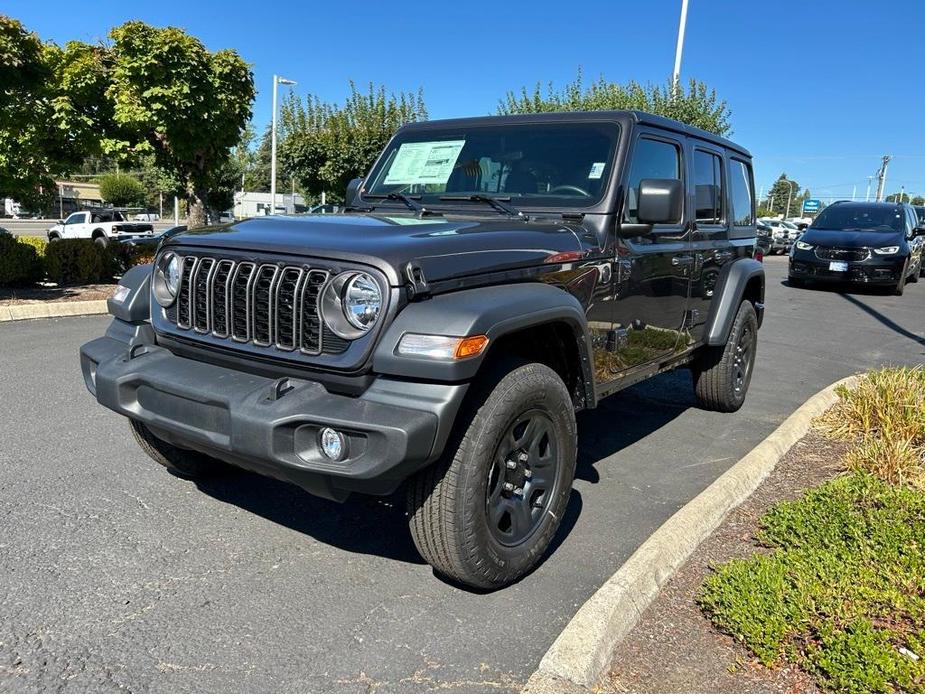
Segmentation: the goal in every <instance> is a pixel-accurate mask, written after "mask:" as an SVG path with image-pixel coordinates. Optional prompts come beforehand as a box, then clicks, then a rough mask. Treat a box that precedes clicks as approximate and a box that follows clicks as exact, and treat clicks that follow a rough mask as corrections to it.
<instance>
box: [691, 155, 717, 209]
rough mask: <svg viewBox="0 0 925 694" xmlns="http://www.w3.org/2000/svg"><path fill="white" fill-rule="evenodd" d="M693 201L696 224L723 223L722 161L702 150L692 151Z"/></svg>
mask: <svg viewBox="0 0 925 694" xmlns="http://www.w3.org/2000/svg"><path fill="white" fill-rule="evenodd" d="M694 196H695V197H694V199H695V200H696V201H697V223H698V224H721V223H722V221H723V168H722V159H720V158H719V156H717V155H716V154H712V153H710V152H705V151H704V150H702V149H697V150H694Z"/></svg>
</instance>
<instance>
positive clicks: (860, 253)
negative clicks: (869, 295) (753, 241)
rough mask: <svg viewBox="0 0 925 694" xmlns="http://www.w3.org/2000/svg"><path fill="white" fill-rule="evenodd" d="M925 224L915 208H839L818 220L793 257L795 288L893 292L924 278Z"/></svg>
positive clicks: (878, 204) (875, 204)
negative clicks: (861, 286)
mask: <svg viewBox="0 0 925 694" xmlns="http://www.w3.org/2000/svg"><path fill="white" fill-rule="evenodd" d="M923 246H925V224H923V223H922V222H920V221H919V219H918V216H917V215H916V212H915V210H914V209H913V208H912V206H911V205H907V204H897V203H887V202H836V203H833V204H831V205H829V206H828V207H826V208H825V209H824V210H823V211H822V213H821V214H820V215H819V216H818V217H816V219H815V220H814V221H813V223H812V224H811V225H810V226H809V228H808V229H807V230H806V232H805V233H804V234H803V235H802V236H801V237H800V238H799V239H798V240H797V242H796V243H795V244H794V245H793V248H792V249H791V251H790V273H789V276H790V284H791V285H792V286H800V285H802V284H804V283H805V282H807V281H810V280H814V281H815V280H819V281H833V282H856V283H865V284H878V285H886V286H893V287H894V288H895V291H896V294H902V293H903V289H904V288H905V286H906V282H918V280H919V275H920V274H921V273H922V247H923Z"/></svg>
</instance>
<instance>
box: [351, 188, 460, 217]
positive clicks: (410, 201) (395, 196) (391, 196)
mask: <svg viewBox="0 0 925 694" xmlns="http://www.w3.org/2000/svg"><path fill="white" fill-rule="evenodd" d="M363 197H364V198H369V199H371V200H397V201H398V202H401V203H403V204H404V205H405V207H407V208H408V209H409V210H411V211H412V212H417V213H418V216H419V217H423V216H424V215H438V216H442V215H441V214H440V213H439V212H432V211H430V210H428V209H427V208H426V207H424V205H422V204H421V203H419V202H418V200H420V199H421V196H420V195H414V196H412V195H405V194H404V193H388V194H386V195H364V196H363Z"/></svg>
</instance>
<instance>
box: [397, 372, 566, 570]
mask: <svg viewBox="0 0 925 694" xmlns="http://www.w3.org/2000/svg"><path fill="white" fill-rule="evenodd" d="M499 371H500V373H496V374H490V375H486V376H484V377H482V378H483V379H484V380H482V382H480V383H476V384H474V385H473V388H475V389H476V390H477V393H476V394H475V395H474V397H473V398H472V400H471V401H470V402H469V403H468V405H467V410H468V411H467V412H466V413H465V414H463V415H462V416H461V417H459V418H458V419H457V427H458V428H457V432H456V437H455V443H454V444H453V445H450V446H448V449H447V451H446V453H445V457H444V459H443V460H442V461H440V462H438V463H436V464H434V465H431V466H430V467H428V468H427V469H425V470H423V471H422V472H420V473H419V474H418V475H417V476H416V477H415V478H414V479H413V480H411V483H410V485H409V489H408V516H409V525H410V529H411V536H412V538H413V539H414V544H415V546H416V547H417V548H418V551H419V552H420V553H421V556H422V557H424V559H425V560H427V562H428V563H429V564H430V565H431V566H433V567H434V569H435V570H436V571H437V572H438V573H440V574H443V575H445V576H448V577H450V578H452V579H453V580H455V581H458V582H459V583H463V584H466V585H469V586H473V587H476V588H500V587H502V586H505V585H508V584H510V583H513V582H514V581H516V580H517V579H519V578H520V577H522V576H523V575H524V574H526V573H527V572H529V571H530V570H531V569H533V567H535V566H536V565H537V563H538V562H539V561H540V559H542V557H543V554H544V553H545V552H546V549H547V548H548V547H549V543H550V542H551V541H552V538H553V536H554V535H555V533H556V530H557V529H558V527H559V524H560V523H561V521H562V517H563V515H564V514H565V509H566V507H567V505H568V499H569V495H570V493H571V488H572V479H573V477H574V475H575V459H576V450H577V430H576V424H575V410H574V407H573V405H572V399H571V397H570V395H569V392H568V389H567V388H566V387H565V384H564V383H563V382H562V379H561V378H559V376H558V374H556V372H555V371H553V370H552V369H550V368H549V367H548V366H545V365H544V364H537V363H527V364H521V365H509V366H508V367H507V368H504V369H500V370H499Z"/></svg>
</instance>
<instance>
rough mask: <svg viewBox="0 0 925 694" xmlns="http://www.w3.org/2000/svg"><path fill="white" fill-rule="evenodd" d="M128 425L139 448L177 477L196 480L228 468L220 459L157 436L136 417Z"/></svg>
mask: <svg viewBox="0 0 925 694" xmlns="http://www.w3.org/2000/svg"><path fill="white" fill-rule="evenodd" d="M129 426H131V429H132V434H134V436H135V441H137V442H138V445H139V446H140V447H141V450H143V451H144V452H145V453H147V454H148V455H149V456H150V457H151V458H152V459H153V460H154V461H155V462H156V463H159V464H161V465H163V466H164V467H165V468H167V469H168V470H169V471H170V472H171V473H173V474H174V475H176V476H177V477H182V478H183V479H187V480H196V479H202V478H205V477H213V476H215V475H217V474H221V473H222V472H225V471H227V470H228V465H226V464H225V463H223V462H222V461H220V460H216V459H215V458H211V457H209V456H207V455H205V454H203V453H198V452H197V451H189V450H186V449H184V448H177V447H176V446H173V445H171V444H169V443H167V442H166V441H164V440H162V439H159V438H157V436H155V435H154V434H153V433H151V430H150V429H148V427H146V426H145V425H144V424H143V423H142V422H139V421H138V420H136V419H130V420H129Z"/></svg>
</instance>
